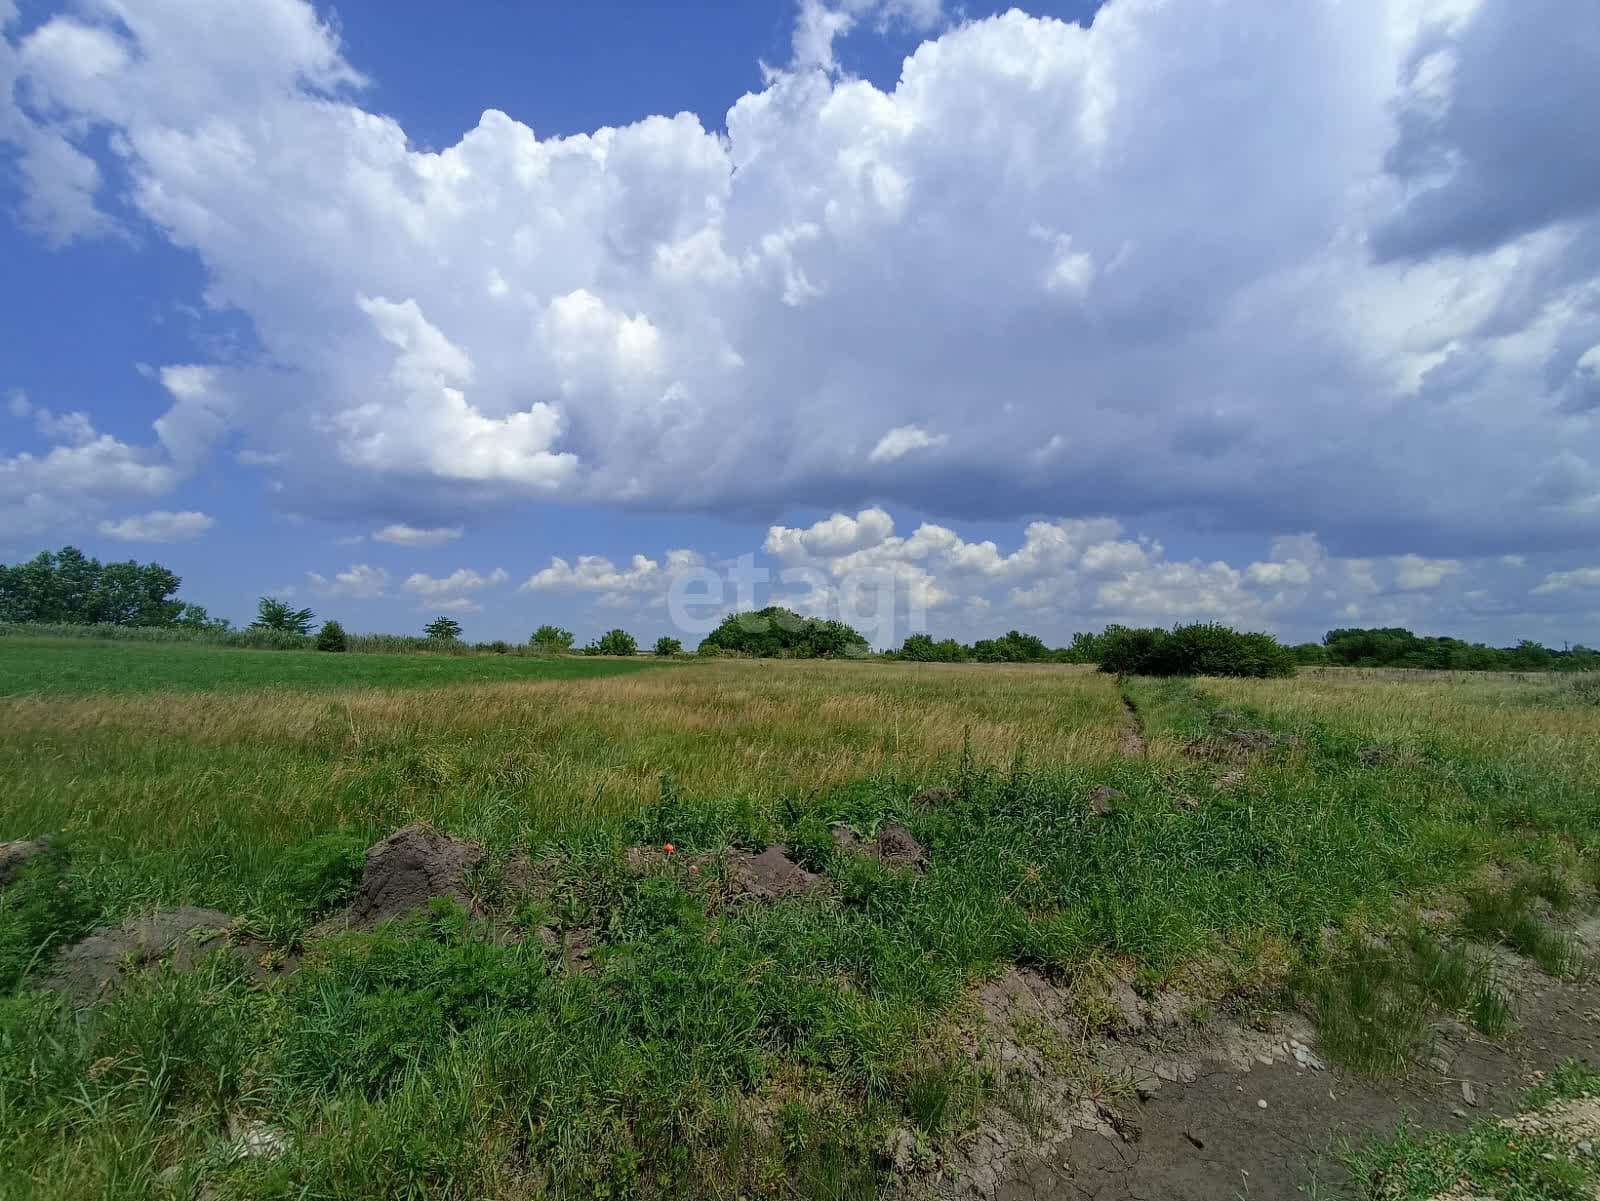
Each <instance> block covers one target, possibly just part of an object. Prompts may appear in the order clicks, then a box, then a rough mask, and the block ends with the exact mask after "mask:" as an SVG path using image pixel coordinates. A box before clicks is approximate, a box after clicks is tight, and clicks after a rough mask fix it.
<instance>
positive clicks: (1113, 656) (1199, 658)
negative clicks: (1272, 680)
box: [1100, 622, 1294, 677]
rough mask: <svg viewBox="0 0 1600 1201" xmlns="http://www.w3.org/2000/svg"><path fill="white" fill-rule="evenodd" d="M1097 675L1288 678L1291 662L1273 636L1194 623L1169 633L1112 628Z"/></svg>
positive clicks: (1292, 662) (1175, 627)
mask: <svg viewBox="0 0 1600 1201" xmlns="http://www.w3.org/2000/svg"><path fill="white" fill-rule="evenodd" d="M1101 644H1102V651H1101V658H1100V670H1101V671H1107V672H1118V673H1122V674H1128V675H1145V676H1254V677H1271V676H1292V675H1293V674H1294V656H1293V654H1292V653H1290V651H1289V649H1288V648H1287V647H1285V646H1284V645H1282V644H1281V643H1280V642H1279V641H1278V640H1277V639H1276V638H1274V637H1273V636H1272V635H1271V634H1258V633H1245V634H1241V633H1239V632H1238V631H1236V630H1231V629H1229V628H1228V627H1227V626H1225V625H1220V624H1217V623H1215V622H1195V623H1193V624H1191V625H1186V626H1174V627H1173V628H1172V630H1171V631H1170V632H1169V631H1166V630H1155V629H1146V630H1140V629H1129V628H1127V627H1124V626H1111V627H1109V628H1107V630H1106V632H1105V634H1104V635H1102V637H1101Z"/></svg>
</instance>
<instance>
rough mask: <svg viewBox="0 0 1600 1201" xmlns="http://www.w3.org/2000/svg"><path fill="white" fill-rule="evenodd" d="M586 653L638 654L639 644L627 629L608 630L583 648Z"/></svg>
mask: <svg viewBox="0 0 1600 1201" xmlns="http://www.w3.org/2000/svg"><path fill="white" fill-rule="evenodd" d="M583 653H584V654H586V655H637V654H638V653H639V644H638V642H636V641H635V640H634V637H633V635H632V634H630V633H628V631H627V630H607V631H606V632H605V633H604V634H601V635H600V637H599V638H598V639H597V640H595V641H594V642H591V643H590V644H589V645H588V646H586V647H584V648H583Z"/></svg>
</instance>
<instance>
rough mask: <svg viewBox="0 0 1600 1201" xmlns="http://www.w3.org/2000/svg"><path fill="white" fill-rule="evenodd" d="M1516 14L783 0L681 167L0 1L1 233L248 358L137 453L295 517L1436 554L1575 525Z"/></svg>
mask: <svg viewBox="0 0 1600 1201" xmlns="http://www.w3.org/2000/svg"><path fill="white" fill-rule="evenodd" d="M1530 3H1531V4H1533V5H1534V13H1535V15H1534V16H1529V17H1527V18H1526V19H1524V18H1521V17H1518V16H1514V15H1512V16H1508V15H1507V12H1508V11H1509V10H1507V9H1506V6H1504V5H1495V4H1481V5H1469V4H1457V5H1453V6H1451V5H1440V4H1434V3H1423V2H1421V0H1347V2H1344V3H1332V2H1331V0H1314V2H1312V3H1310V4H1308V5H1284V4H1282V3H1280V2H1278V0H1221V2H1219V3H1216V4H1205V5H1197V4H1182V3H1152V2H1150V0H1110V2H1109V3H1106V4H1104V5H1102V6H1101V7H1100V8H1099V10H1098V12H1097V14H1096V16H1095V18H1094V20H1093V22H1092V24H1090V25H1089V26H1087V27H1085V26H1080V25H1076V24H1072V23H1068V22H1063V21H1056V20H1050V19H1043V18H1035V17H1031V16H1029V15H1027V14H1026V13H1024V12H1021V11H1012V12H1008V13H1005V14H1003V15H1000V16H997V17H994V18H991V19H987V20H981V21H974V22H963V23H960V24H957V25H954V26H952V27H949V28H944V27H943V26H942V25H941V20H942V10H941V7H940V6H939V5H938V4H936V3H933V0H836V2H833V3H823V2H821V0H806V2H805V3H804V4H802V6H801V11H800V21H799V23H798V26H797V29H796V32H795V59H794V62H793V63H792V64H791V65H790V66H788V67H786V68H781V69H777V70H774V71H771V72H769V73H768V75H767V77H766V80H765V83H764V85H763V87H762V88H761V89H760V90H759V91H756V92H753V93H751V94H750V95H747V96H745V97H743V98H742V99H740V100H739V101H738V102H737V103H736V104H735V105H734V106H733V108H732V109H731V110H730V112H729V113H728V114H727V118H726V135H725V136H723V135H722V134H720V133H718V132H716V131H714V130H708V129H706V128H705V127H703V126H702V124H701V123H700V122H699V121H698V120H696V119H695V118H694V117H693V116H689V115H679V116H676V117H671V118H667V117H659V116H645V115H643V114H641V119H640V120H639V121H638V122H637V123H635V124H631V125H627V126H624V127H620V128H607V129H599V130H595V131H593V132H592V133H588V134H580V135H575V136H571V137H564V138H540V137H538V136H537V135H536V134H535V133H534V132H533V131H532V130H531V129H529V128H528V127H527V126H525V125H523V124H521V123H519V122H517V121H515V120H513V119H512V118H510V117H508V116H506V115H505V114H504V113H501V112H497V111H494V110H490V111H488V112H485V113H484V114H483V116H482V118H481V119H480V120H479V122H478V123H477V125H476V126H475V127H473V128H472V129H470V130H468V131H466V132H465V133H464V134H463V136H462V137H461V138H460V140H459V141H457V142H456V143H455V144H453V145H447V146H444V147H443V148H441V149H438V150H424V149H420V148H418V146H417V144H416V143H415V142H414V141H413V140H411V139H409V138H408V137H407V133H406V130H405V129H404V128H403V127H402V126H401V125H400V124H399V123H398V122H397V121H395V120H393V119H392V118H389V117H385V116H382V115H380V114H379V113H377V112H375V111H373V110H372V109H371V108H369V107H364V105H363V97H362V92H361V89H362V85H363V82H364V81H363V80H362V79H361V77H360V75H359V73H358V72H356V71H355V70H354V69H353V68H351V67H350V65H349V64H348V62H347V61H346V60H345V58H344V55H343V53H342V51H341V48H340V46H339V43H338V38H337V37H336V35H335V32H334V31H333V29H332V28H330V27H329V26H328V25H327V24H326V23H325V22H323V21H322V20H320V19H319V18H318V16H317V14H316V11H315V10H314V9H313V8H312V7H311V6H310V5H309V4H307V3H304V2H303V0H258V2H256V3H252V4H247V5H246V4H212V5H203V6H199V9H197V8H196V6H194V5H190V4H184V3H180V2H179V0H141V2H139V3H134V2H133V0H94V2H93V3H91V4H87V5H84V6H82V7H80V8H78V9H76V10H74V11H73V12H71V13H69V14H62V15H56V16H51V17H49V18H48V19H46V20H44V21H43V22H42V23H40V24H37V25H36V26H35V27H32V28H26V29H25V28H22V27H21V26H19V25H18V23H17V21H16V20H15V19H14V18H15V14H14V12H13V11H5V12H0V20H3V21H4V22H5V28H6V30H7V32H6V35H5V36H3V37H0V97H3V99H0V140H5V141H8V142H10V143H11V144H12V145H13V146H14V147H15V148H16V153H17V162H18V164H19V168H20V175H21V180H22V193H21V196H20V204H21V207H22V210H23V213H24V215H25V217H26V219H28V220H29V221H31V222H33V223H34V224H36V225H38V226H39V227H40V228H42V229H45V230H46V231H48V232H49V233H50V234H51V236H54V237H58V238H68V237H74V236H76V237H84V236H92V235H94V234H96V233H102V232H105V231H107V230H110V229H114V228H116V227H117V226H118V223H119V222H125V223H127V224H128V226H129V227H130V228H132V229H133V230H134V232H135V233H137V234H140V235H144V234H147V233H148V232H149V231H151V230H153V231H155V232H156V233H157V234H159V236H162V237H165V238H166V239H167V240H168V241H170V242H171V243H172V244H173V245H175V246H178V247H180V248H182V249H184V250H186V251H188V252H191V253H193V254H194V255H195V256H197V258H198V260H199V261H200V263H201V264H202V266H203V267H204V269H205V271H206V273H207V286H206V299H207V301H208V302H209V303H211V304H212V305H214V306H216V307H218V308H221V309H231V310H236V311H238V312H239V313H241V314H242V315H243V316H244V317H246V318H247V319H248V320H249V323H250V325H251V328H252V329H253V330H254V332H255V334H256V336H257V337H258V339H259V342H260V354H259V356H258V357H256V358H255V359H250V358H248V357H238V358H235V359H233V360H230V362H229V363H228V364H226V365H224V364H215V365H207V364H190V365H186V366H184V367H182V368H180V369H179V370H182V371H188V372H190V373H191V374H190V375H189V376H188V377H187V378H183V377H173V378H169V377H168V375H167V374H166V373H163V377H162V378H163V382H164V383H165V384H166V386H167V388H168V390H169V392H170V393H171V394H172V397H173V400H172V407H171V410H170V412H169V413H168V415H167V416H166V417H164V418H163V419H162V422H161V424H160V425H159V427H158V436H159V438H160V441H161V445H162V447H163V448H164V449H165V450H166V452H167V453H168V455H169V456H170V464H169V465H168V469H169V470H173V471H180V472H184V471H189V470H192V469H193V467H194V465H195V463H196V462H197V461H198V460H199V458H200V456H203V455H204V454H206V453H209V451H208V448H210V447H214V446H216V445H217V444H218V443H219V442H221V440H222V439H223V438H225V437H229V436H237V437H240V438H243V439H245V440H246V441H247V442H248V444H249V447H250V450H249V452H248V453H250V454H253V455H258V456H262V459H261V460H259V461H261V462H263V464H264V465H265V464H266V463H267V462H268V461H269V460H270V465H271V467H272V470H273V471H274V473H275V475H274V480H275V484H276V485H277V486H278V487H279V488H280V489H281V491H279V492H278V493H277V495H278V496H279V497H280V503H282V504H283V505H285V506H286V507H289V508H291V509H293V510H294V511H296V512H299V513H305V514H308V515H322V516H334V517H340V518H348V517H349V516H350V515H351V514H353V513H357V512H359V513H361V514H362V515H367V514H370V513H371V512H374V511H377V512H385V511H387V512H393V511H394V509H393V508H392V507H389V508H387V509H385V508H379V507H377V505H376V504H375V503H373V498H374V497H375V496H376V497H384V498H391V497H394V496H397V495H404V496H407V497H409V498H413V500H414V502H415V505H416V508H415V509H414V510H412V511H414V512H415V513H419V514H421V513H426V514H428V515H429V516H428V520H429V521H437V522H440V523H456V522H465V521H467V520H469V519H470V517H471V516H472V515H473V514H474V513H477V512H479V511H481V510H483V509H486V508H490V507H493V506H496V505H505V504H510V503H516V502H521V501H525V500H526V499H527V498H528V497H530V496H531V497H536V498H537V497H546V496H551V497H558V498H560V499H562V500H589V501H596V502H601V503H625V504H628V505H631V506H640V507H655V508H673V509H678V508H693V509H700V510H712V511H718V512H723V513H730V512H738V513H741V514H749V513H752V512H759V513H762V514H764V515H771V514H776V513H781V512H782V511H783V510H784V509H785V507H786V506H790V505H800V504H804V505H807V506H810V505H816V504H819V503H820V504H823V505H827V506H829V507H831V506H834V505H838V506H850V507H857V506H859V505H861V504H865V503H868V502H870V501H873V500H881V501H882V502H883V503H886V504H897V505H905V506H908V507H914V508H916V509H917V510H918V511H921V512H926V513H930V514H937V515H938V516H939V517H940V518H941V519H946V520H952V521H953V520H958V519H972V518H980V517H981V518H989V519H1001V518H1005V519H1012V518H1017V517H1020V516H1022V515H1025V514H1034V513H1086V512H1096V511H1100V510H1102V509H1103V508H1104V507H1105V506H1106V505H1107V504H1108V503H1113V501H1111V500H1108V498H1114V503H1115V505H1116V507H1117V510H1118V513H1119V515H1120V516H1121V517H1123V518H1124V519H1127V520H1132V519H1134V518H1137V517H1142V516H1143V515H1152V514H1174V513H1177V514H1184V515H1185V516H1186V517H1187V518H1188V519H1189V520H1192V521H1193V523H1194V524H1195V525H1196V526H1199V527H1204V528H1226V529H1230V530H1235V531H1240V532H1244V533H1254V534H1256V535H1259V536H1262V537H1266V536H1270V535H1272V534H1274V533H1276V532H1278V531H1279V530H1281V529H1284V528H1289V529H1314V530H1317V531H1318V532H1319V534H1321V535H1322V536H1323V538H1324V539H1325V541H1326V542H1327V544H1328V545H1330V546H1332V545H1339V546H1341V547H1342V548H1344V549H1345V550H1346V551H1347V552H1348V553H1351V554H1361V555H1363V556H1366V557H1368V558H1370V559H1373V560H1375V561H1382V560H1385V559H1387V558H1389V557H1390V556H1393V555H1394V554H1395V553H1396V552H1399V551H1403V550H1406V549H1409V548H1415V549H1417V551H1418V553H1419V554H1421V553H1427V554H1429V555H1432V556H1436V557H1441V558H1439V561H1443V559H1442V556H1446V555H1449V556H1457V557H1462V558H1466V557H1472V556H1476V555H1478V554H1482V553H1502V552H1505V551H1508V550H1518V549H1524V548H1527V547H1530V546H1540V547H1555V548H1562V547H1566V548H1577V547H1581V546H1585V545H1593V543H1594V539H1595V537H1596V535H1597V534H1600V469H1597V467H1596V465H1597V464H1600V441H1597V439H1600V427H1597V426H1596V424H1595V421H1594V416H1593V415H1594V413H1595V412H1596V411H1600V410H1597V404H1600V402H1595V401H1594V399H1593V398H1594V397H1595V396H1596V395H1600V393H1596V391H1595V385H1594V379H1595V378H1596V375H1595V363H1596V362H1597V361H1600V360H1596V359H1595V358H1594V355H1593V348H1594V347H1595V346H1597V345H1600V298H1597V297H1596V294H1595V292H1594V289H1593V286H1592V281H1593V279H1594V278H1595V276H1596V274H1597V272H1600V216H1597V212H1600V203H1597V196H1596V193H1597V189H1596V186H1595V183H1594V180H1595V179H1596V178H1600V171H1597V170H1596V169H1595V164H1594V161H1593V157H1594V154H1595V153H1596V151H1595V139H1593V138H1592V137H1586V136H1584V135H1585V133H1586V132H1587V131H1586V130H1584V129H1583V128H1581V125H1574V124H1573V122H1581V121H1582V119H1583V117H1584V115H1586V114H1587V113H1590V112H1593V111H1594V107H1595V102H1596V99H1597V93H1596V90H1595V89H1596V88H1597V87H1600V85H1597V84H1596V83H1595V82H1594V81H1595V79H1597V78H1600V72H1595V71H1594V70H1593V69H1592V68H1593V63H1592V62H1591V61H1588V59H1586V58H1585V53H1586V52H1585V48H1586V47H1592V46H1593V44H1594V38H1595V36H1596V30H1597V26H1600V8H1597V7H1596V6H1595V5H1594V3H1593V0H1530ZM8 7H9V6H8ZM1516 11H1517V12H1518V13H1520V12H1521V9H1517V10H1516ZM885 22H890V23H895V24H898V25H902V26H904V27H907V28H911V29H917V30H923V31H925V32H927V33H928V34H930V35H935V34H936V35H937V36H930V37H929V39H928V40H927V41H926V42H925V43H924V44H923V45H921V46H920V47H919V48H918V49H917V50H916V52H915V53H913V54H912V55H910V56H909V57H908V58H906V60H905V62H904V65H903V68H902V73H901V76H900V78H899V80H898V81H897V83H896V85H895V86H894V87H892V88H890V89H888V90H882V89H879V88H877V87H875V86H873V85H872V84H871V83H869V82H867V81H864V80H859V79H852V78H849V77H847V76H846V75H844V74H843V73H841V72H839V71H838V70H837V69H836V67H837V63H836V60H835V58H834V47H835V46H836V45H837V39H838V38H840V37H842V36H844V35H846V34H847V33H849V32H850V31H851V29H856V30H860V29H863V28H872V27H874V26H876V25H880V24H882V23H885ZM1264 47H1265V48H1268V49H1265V50H1264V49H1263V48H1264ZM1552 96H1554V97H1557V98H1558V101H1559V102H1552V101H1550V100H1549V97H1552ZM23 98H25V99H23ZM1552 112H1553V113H1556V114H1558V119H1557V118H1549V113H1552ZM1308 130H1313V131H1315V132H1316V136H1315V137H1308V136H1307V131H1308ZM97 160H99V161H97ZM329 164H338V165H339V167H338V169H337V170H330V169H329ZM104 166H110V167H112V168H113V169H109V170H105V169H102V167H104ZM97 201H98V202H99V203H98V204H97ZM109 213H115V214H117V218H116V220H113V219H112V218H111V217H109V216H107V215H106V214H109ZM1197 230H1198V231H1205V232H1204V233H1203V235H1198V234H1197V233H1196V231H1197ZM1375 251H1376V254H1375ZM198 371H206V372H208V374H206V375H205V376H204V377H201V376H198V375H196V374H194V373H195V372H198ZM308 429H309V430H314V431H317V432H318V433H319V434H321V435H322V437H321V438H317V439H311V438H308V437H307V434H306V431H307V430H308ZM885 431H888V433H885ZM934 431H937V432H934ZM940 440H943V441H942V443H941V442H940ZM289 449H294V450H295V452H296V453H294V454H292V455H289V456H288V457H286V458H282V459H279V458H277V457H276V456H278V455H280V454H282V452H284V451H286V450H289ZM935 449H938V450H939V453H931V452H932V451H934V450H935ZM957 449H959V455H958V454H957V453H956V450H957ZM891 465H892V466H891ZM768 519H769V520H770V516H769V517H768ZM961 549H962V552H963V553H965V554H966V555H967V556H968V557H969V558H970V560H971V565H972V566H971V569H972V570H974V571H976V572H978V573H979V574H983V573H984V572H985V571H986V570H987V569H988V568H989V567H994V566H995V564H997V563H998V561H999V560H998V557H997V556H994V555H991V554H990V553H989V552H988V551H986V550H985V549H984V547H983V544H982V543H976V544H965V543H963V546H962V548H961ZM1047 550H1048V548H1047V547H1045V546H1041V547H1040V551H1041V553H1045V552H1046V551H1047ZM1105 553H1106V554H1107V555H1110V554H1111V553H1112V552H1109V551H1107V552H1105ZM1117 553H1118V554H1121V555H1123V556H1131V555H1132V554H1133V552H1132V551H1131V550H1128V549H1123V550H1121V551H1119V552H1117ZM1152 554H1153V552H1152ZM910 555H911V552H910V551H907V553H906V557H903V558H901V559H900V560H898V561H900V562H905V563H917V564H922V565H924V566H927V565H928V564H930V563H933V564H937V565H939V566H941V568H942V566H943V563H944V560H941V559H938V558H934V557H927V556H925V557H924V558H915V557H910ZM932 555H933V552H932V551H931V550H930V551H929V556H932ZM1108 562H1109V561H1108ZM1121 566H1122V567H1123V569H1124V570H1127V569H1131V558H1130V559H1129V561H1128V563H1126V564H1122V565H1121ZM1021 567H1022V564H1021V563H1018V564H1017V565H1015V567H1014V568H1013V569H1012V570H1020V569H1021ZM623 570H624V572H625V571H626V569H623ZM1197 570H1198V571H1199V572H1200V574H1201V575H1202V576H1203V575H1204V574H1205V569H1204V566H1203V565H1202V567H1201V568H1199V569H1197ZM1310 570H1311V569H1310V568H1309V567H1307V571H1310ZM1416 571H1421V572H1422V573H1423V574H1427V573H1428V572H1429V571H1431V569H1429V568H1420V569H1415V571H1414V570H1413V569H1408V568H1406V567H1404V566H1399V567H1397V573H1398V576H1404V577H1405V578H1419V577H1417V576H1416V573H1415V572H1416ZM1300 574H1301V572H1300V571H1299V570H1298V569H1296V568H1293V567H1291V566H1289V565H1287V564H1268V565H1266V566H1263V567H1262V568H1261V570H1260V571H1259V572H1258V573H1257V577H1256V579H1255V580H1253V581H1252V580H1248V579H1247V580H1246V581H1244V583H1245V584H1247V585H1252V586H1273V587H1279V588H1298V587H1303V586H1304V585H1302V584H1300V583H1298V582H1297V581H1298V577H1299V576H1300ZM1398 576H1397V578H1398ZM1268 577H1271V578H1270V580H1269V578H1268ZM1013 586H1016V585H1015V582H1013ZM1205 586H1206V587H1208V588H1210V589H1211V592H1212V594H1213V595H1215V596H1218V597H1225V591H1226V590H1225V589H1223V588H1222V582H1221V581H1216V580H1213V581H1211V582H1210V583H1208V584H1206V585H1205ZM1219 589H1220V590H1219ZM1416 590H1422V589H1420V588H1419V589H1416ZM1130 595H1131V594H1130Z"/></svg>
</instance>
